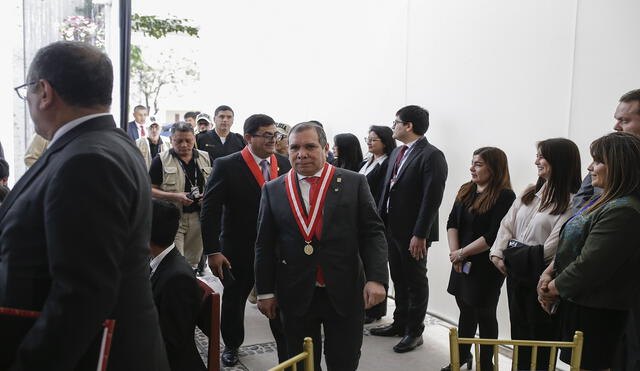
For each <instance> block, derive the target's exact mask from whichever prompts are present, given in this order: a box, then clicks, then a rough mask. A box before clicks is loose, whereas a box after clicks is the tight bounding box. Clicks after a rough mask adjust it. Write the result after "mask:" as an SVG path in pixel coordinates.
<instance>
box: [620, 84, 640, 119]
mask: <svg viewBox="0 0 640 371" xmlns="http://www.w3.org/2000/svg"><path fill="white" fill-rule="evenodd" d="M620 102H624V103H629V102H640V89H635V90H631V91H628V92H626V93H624V94H623V95H622V96H621V97H620ZM636 113H637V114H640V108H639V109H638V112H636Z"/></svg>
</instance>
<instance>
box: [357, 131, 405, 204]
mask: <svg viewBox="0 0 640 371" xmlns="http://www.w3.org/2000/svg"><path fill="white" fill-rule="evenodd" d="M364 140H365V142H366V143H367V147H368V148H369V153H370V155H369V158H368V159H367V160H366V161H365V162H363V163H362V164H361V166H360V174H364V175H365V176H366V177H367V181H368V182H369V189H370V190H371V194H372V195H373V199H374V200H375V201H376V205H377V204H378V201H380V196H381V195H382V187H383V183H384V176H385V174H386V173H387V166H388V165H389V155H390V154H391V151H393V149H394V148H396V141H395V140H394V139H393V131H392V130H391V128H389V127H387V126H376V125H373V126H371V127H370V128H369V135H368V136H367V137H366V138H364Z"/></svg>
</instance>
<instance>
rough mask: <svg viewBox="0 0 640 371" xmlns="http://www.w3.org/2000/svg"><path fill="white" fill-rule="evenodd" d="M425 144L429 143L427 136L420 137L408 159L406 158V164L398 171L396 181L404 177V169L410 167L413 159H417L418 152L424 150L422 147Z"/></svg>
mask: <svg viewBox="0 0 640 371" xmlns="http://www.w3.org/2000/svg"><path fill="white" fill-rule="evenodd" d="M425 145H427V138H425V137H422V138H420V139H418V141H417V142H416V144H414V145H413V148H411V152H409V155H408V156H407V159H406V160H404V164H403V165H402V167H401V168H400V171H399V172H398V176H397V177H396V181H397V180H398V179H400V177H402V174H404V171H405V170H406V169H407V167H409V165H410V164H411V162H412V161H413V159H415V158H416V156H418V153H419V152H420V151H421V150H422V147H424V146H425ZM394 163H395V161H394Z"/></svg>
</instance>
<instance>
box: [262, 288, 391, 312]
mask: <svg viewBox="0 0 640 371" xmlns="http://www.w3.org/2000/svg"><path fill="white" fill-rule="evenodd" d="M362 295H363V297H364V307H365V309H369V308H371V307H373V306H374V305H376V304H380V303H382V301H383V300H384V298H385V297H386V296H387V292H386V290H385V289H384V286H383V285H382V284H381V283H380V282H375V281H368V282H367V283H366V284H365V285H364V290H362ZM277 307H278V300H277V299H276V298H275V297H273V298H268V299H258V310H259V311H260V312H261V313H262V314H264V315H265V316H266V317H267V318H269V319H274V318H276V313H277V310H276V309H277Z"/></svg>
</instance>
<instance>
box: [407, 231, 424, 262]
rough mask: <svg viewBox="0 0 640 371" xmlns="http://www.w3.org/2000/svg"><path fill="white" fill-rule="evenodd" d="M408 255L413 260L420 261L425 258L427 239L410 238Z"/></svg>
mask: <svg viewBox="0 0 640 371" xmlns="http://www.w3.org/2000/svg"><path fill="white" fill-rule="evenodd" d="M409 253H411V256H413V258H414V259H415V260H420V259H422V258H424V257H425V256H427V239H426V238H419V237H416V236H413V237H411V242H410V243H409Z"/></svg>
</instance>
